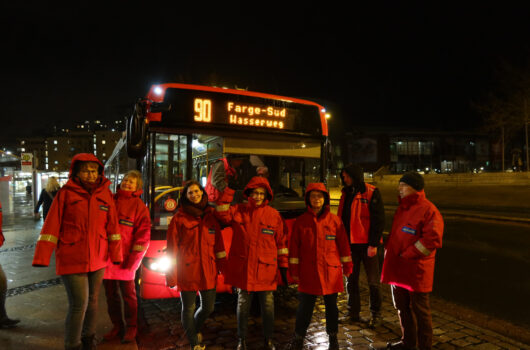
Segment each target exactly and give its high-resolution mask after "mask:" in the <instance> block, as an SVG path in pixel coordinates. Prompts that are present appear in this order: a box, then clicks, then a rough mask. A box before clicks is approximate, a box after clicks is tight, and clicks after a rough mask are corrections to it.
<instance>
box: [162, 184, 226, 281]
mask: <svg viewBox="0 0 530 350" xmlns="http://www.w3.org/2000/svg"><path fill="white" fill-rule="evenodd" d="M206 195H207V194H206V192H204V196H206ZM181 201H183V202H181V205H180V206H179V209H178V210H177V212H176V213H175V215H173V218H172V219H171V223H170V224H169V228H168V232H167V254H168V255H169V256H170V257H171V258H172V259H173V261H172V266H173V269H172V270H171V271H170V272H168V273H167V274H166V282H167V285H168V286H170V287H173V286H175V285H176V286H177V287H178V289H179V290H180V291H198V290H208V289H213V288H215V286H216V284H217V273H218V271H219V270H220V267H221V266H220V265H221V264H223V263H224V261H225V260H226V251H225V247H224V241H223V236H222V235H221V227H220V226H219V223H218V222H217V220H216V219H215V216H214V211H215V210H214V209H213V207H211V206H209V205H207V206H206V208H205V209H204V211H203V214H202V216H194V215H191V214H190V213H188V212H186V211H185V210H184V208H183V206H184V205H191V204H189V201H187V198H186V195H185V194H184V193H183V194H182V196H181ZM183 203H184V204H183Z"/></svg>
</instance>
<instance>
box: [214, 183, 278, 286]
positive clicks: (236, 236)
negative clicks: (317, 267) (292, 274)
mask: <svg viewBox="0 0 530 350" xmlns="http://www.w3.org/2000/svg"><path fill="white" fill-rule="evenodd" d="M258 187H263V188H265V189H266V190H267V193H268V198H267V199H265V200H264V201H263V204H261V205H260V206H259V207H257V206H256V204H255V202H254V201H253V200H252V198H248V195H249V193H250V191H252V190H253V189H255V188H258ZM272 195H273V194H272V189H271V187H270V185H269V182H268V181H267V179H266V178H264V177H258V176H256V177H253V178H252V179H251V180H250V182H249V183H248V184H247V186H246V187H245V189H244V197H245V198H248V203H241V204H237V205H234V206H231V207H229V205H228V204H226V202H228V203H230V202H231V199H228V200H226V202H225V205H218V206H217V212H216V217H217V218H218V219H219V220H221V221H222V222H223V223H224V224H231V225H232V231H233V236H232V245H231V248H230V255H229V257H228V262H227V267H226V272H225V274H224V275H225V282H226V283H227V284H230V285H232V286H234V287H237V288H241V289H243V290H246V291H268V290H276V273H277V271H278V266H280V267H287V266H288V263H287V255H288V253H289V251H288V249H287V242H286V241H285V236H284V233H283V226H284V224H283V220H282V217H281V216H280V213H278V211H277V210H276V209H274V208H272V207H270V206H269V205H268V203H269V202H270V201H271V200H272ZM219 204H220V203H219Z"/></svg>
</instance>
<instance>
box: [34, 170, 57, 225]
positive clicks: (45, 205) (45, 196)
mask: <svg viewBox="0 0 530 350" xmlns="http://www.w3.org/2000/svg"><path fill="white" fill-rule="evenodd" d="M60 188H61V185H59V182H58V181H57V178H56V177H55V176H51V177H50V178H49V179H48V182H46V188H44V189H43V190H42V191H41V193H40V195H39V201H38V202H37V206H36V207H35V210H34V214H35V219H39V209H40V206H41V205H42V218H43V219H44V220H46V216H47V215H48V211H49V210H50V207H51V205H52V202H53V198H55V195H56V194H57V191H59V189H60Z"/></svg>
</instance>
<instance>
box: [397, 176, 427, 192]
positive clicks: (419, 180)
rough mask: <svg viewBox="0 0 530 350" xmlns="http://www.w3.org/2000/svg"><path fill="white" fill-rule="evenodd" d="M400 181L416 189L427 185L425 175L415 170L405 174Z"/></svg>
mask: <svg viewBox="0 0 530 350" xmlns="http://www.w3.org/2000/svg"><path fill="white" fill-rule="evenodd" d="M399 182H404V183H406V184H407V185H409V186H410V187H412V188H413V189H415V190H416V191H421V190H423V187H424V186H425V183H424V182H423V176H421V175H420V174H418V173H417V172H415V171H410V172H408V173H405V174H403V176H402V177H401V179H399Z"/></svg>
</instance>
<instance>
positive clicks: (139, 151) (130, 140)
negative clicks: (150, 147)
mask: <svg viewBox="0 0 530 350" xmlns="http://www.w3.org/2000/svg"><path fill="white" fill-rule="evenodd" d="M144 109H145V104H143V103H142V102H141V101H140V100H139V101H138V102H136V105H135V106H134V111H133V114H132V115H131V116H130V117H129V119H128V120H127V126H126V131H127V136H126V137H127V155H128V156H129V157H130V158H135V159H139V158H142V157H143V156H144V155H145V151H146V145H147V124H146V122H145V113H144Z"/></svg>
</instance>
